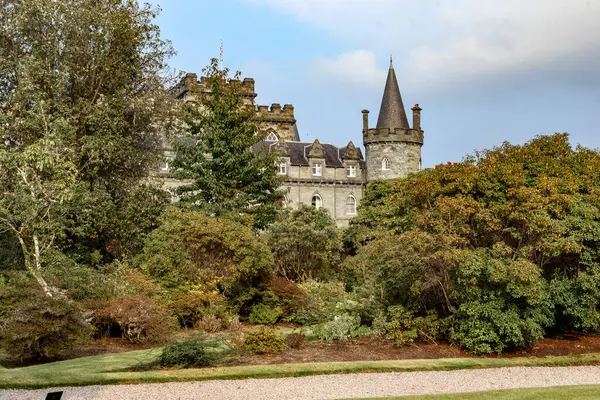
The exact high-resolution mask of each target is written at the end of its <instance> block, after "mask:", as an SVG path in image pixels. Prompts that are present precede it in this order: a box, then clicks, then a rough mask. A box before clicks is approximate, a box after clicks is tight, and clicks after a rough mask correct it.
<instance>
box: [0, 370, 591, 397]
mask: <svg viewBox="0 0 600 400" xmlns="http://www.w3.org/2000/svg"><path fill="white" fill-rule="evenodd" d="M589 384H600V366H587V367H559V368H544V367H533V368H527V367H513V368H498V369H473V370H461V371H444V372H441V371H428V372H399V373H372V374H349V375H322V376H308V377H301V378H277V379H246V380H230V381H205V382H185V383H158V384H141V385H118V386H87V387H75V388H64V389H52V390H50V389H45V390H27V391H25V390H5V391H2V390H0V399H3V400H4V399H11V400H12V399H14V400H29V399H31V400H39V399H44V398H45V394H46V393H48V392H50V391H55V390H64V395H63V397H62V400H75V399H86V400H92V399H120V400H121V399H128V400H134V399H136V400H137V399H139V400H146V399H179V400H187V399H189V400H191V399H240V400H241V399H244V400H254V399H257V400H258V399H265V400H267V399H278V400H282V399H283V400H285V399H290V400H292V399H294V400H296V399H340V398H352V397H354V398H360V397H384V396H402V395H412V394H434V393H460V392H474V391H483V390H496V389H511V388H532V387H547V386H564V385H589Z"/></svg>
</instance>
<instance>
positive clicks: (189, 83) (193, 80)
mask: <svg viewBox="0 0 600 400" xmlns="http://www.w3.org/2000/svg"><path fill="white" fill-rule="evenodd" d="M227 85H228V86H233V85H239V87H240V89H241V90H240V91H241V92H242V95H243V96H244V97H245V98H247V99H249V100H251V101H253V100H254V98H256V92H255V91H254V79H252V78H244V79H243V80H241V81H240V80H236V79H231V80H229V81H228V82H227ZM171 91H172V93H173V96H174V97H175V98H177V99H182V100H190V98H189V97H190V96H191V95H192V94H193V93H202V94H209V93H211V88H210V85H209V80H208V78H207V77H205V76H202V77H200V80H198V75H197V74H195V73H193V72H188V73H187V74H185V76H184V77H183V78H182V79H181V81H179V83H178V84H177V85H175V87H173V88H172V89H171Z"/></svg>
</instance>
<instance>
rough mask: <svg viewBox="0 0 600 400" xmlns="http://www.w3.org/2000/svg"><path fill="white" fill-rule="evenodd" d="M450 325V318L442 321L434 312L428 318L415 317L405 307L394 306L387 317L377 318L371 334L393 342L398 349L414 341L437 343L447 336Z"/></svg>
mask: <svg viewBox="0 0 600 400" xmlns="http://www.w3.org/2000/svg"><path fill="white" fill-rule="evenodd" d="M449 323H450V319H449V318H446V319H444V320H440V319H439V318H438V316H437V314H436V313H435V312H433V311H431V312H429V313H428V314H427V315H426V316H420V317H415V316H414V315H413V313H412V312H409V311H406V310H405V309H404V307H401V306H392V307H389V308H388V315H387V316H379V317H377V318H375V320H374V322H373V326H372V329H371V332H372V334H374V335H376V336H384V337H385V338H387V339H390V340H393V341H394V344H395V345H396V346H398V347H400V346H405V345H407V344H410V343H413V342H414V341H428V342H431V343H436V342H437V340H438V339H439V338H440V337H442V336H444V335H446V334H447V332H448V325H449Z"/></svg>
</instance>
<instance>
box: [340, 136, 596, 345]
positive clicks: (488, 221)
mask: <svg viewBox="0 0 600 400" xmlns="http://www.w3.org/2000/svg"><path fill="white" fill-rule="evenodd" d="M599 169H600V154H599V153H598V152H596V151H592V150H589V149H585V148H582V147H578V148H576V149H573V148H572V147H571V146H570V145H569V143H568V136H567V135H566V134H555V135H552V136H540V137H537V138H535V139H534V140H532V141H530V142H528V143H526V144H525V145H522V146H515V145H510V144H508V143H504V144H503V145H502V146H500V147H497V148H494V149H492V150H484V151H481V152H478V153H476V155H475V156H472V157H468V158H467V159H466V160H465V161H463V162H461V163H454V164H452V163H449V164H447V165H438V166H436V168H434V169H430V170H424V171H422V172H420V173H418V174H414V175H411V176H410V177H408V178H406V179H399V180H397V181H395V182H392V183H390V184H385V185H384V184H377V185H373V186H372V187H371V186H370V187H369V189H368V190H367V195H366V198H367V199H370V200H369V201H365V202H363V203H362V204H361V208H360V210H359V217H358V218H357V219H356V220H355V221H353V223H352V226H351V228H350V230H349V234H348V235H347V237H348V238H349V239H348V240H349V241H351V242H352V247H353V248H354V249H356V255H355V256H353V257H349V258H347V259H346V260H345V262H344V265H343V268H344V271H345V276H347V277H348V281H349V283H351V285H352V286H354V287H355V288H357V289H360V290H361V291H362V292H363V296H364V295H366V296H373V297H374V298H375V300H376V301H378V302H381V303H382V304H384V305H385V306H392V305H402V306H405V307H406V308H407V309H408V310H410V311H411V312H414V315H415V318H418V317H426V315H427V312H428V310H435V311H436V312H437V313H438V315H439V316H440V318H445V317H447V316H453V317H454V327H453V330H452V335H451V336H452V338H453V339H454V340H456V341H458V342H459V343H460V344H461V345H463V346H465V347H466V348H467V349H469V350H472V351H475V352H480V353H487V352H500V351H504V350H506V349H512V348H517V347H523V346H528V345H529V344H531V343H532V342H533V341H535V340H538V339H539V338H541V337H542V336H543V335H544V332H545V330H547V329H563V330H564V329H567V330H571V329H584V330H595V329H598V328H599V327H600V325H599V324H600V280H599V279H598V278H597V277H598V271H599V270H600V241H599V240H598V238H599V237H600V200H599V199H600V197H599V196H598V194H599V193H600V173H599V172H598V170H599ZM382 228H383V229H382Z"/></svg>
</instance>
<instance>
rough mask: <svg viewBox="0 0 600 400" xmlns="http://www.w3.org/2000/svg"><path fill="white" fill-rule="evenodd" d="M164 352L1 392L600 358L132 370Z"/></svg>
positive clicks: (4, 381)
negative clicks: (61, 387) (16, 389)
mask: <svg viewBox="0 0 600 400" xmlns="http://www.w3.org/2000/svg"><path fill="white" fill-rule="evenodd" d="M159 353H160V349H152V350H138V351H132V352H126V353H117V354H107V355H100V356H92V357H83V358H78V359H74V360H67V361H60V362H55V363H50V364H43V365H34V366H30V367H24V368H10V369H8V368H2V369H0V388H1V389H9V388H20V389H27V388H30V389H33V388H44V387H55V386H84V385H102V384H119V383H144V382H146V383H150V382H173V381H194V380H209V379H244V378H272V377H286V376H306V375H321V374H332V373H337V374H340V373H353V372H392V371H395V372H401V371H434V370H456V369H470V368H496V367H509V366H566V365H573V364H577V365H582V364H600V354H586V355H578V356H565V357H521V358H446V359H437V360H393V361H357V362H322V363H307V364H276V365H248V366H236V367H218V368H203V369H173V370H151V371H143V372H132V371H127V369H128V368H130V367H132V366H134V365H136V364H138V363H145V362H150V361H152V360H153V359H154V358H155V357H156V356H157V355H158V354H159Z"/></svg>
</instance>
